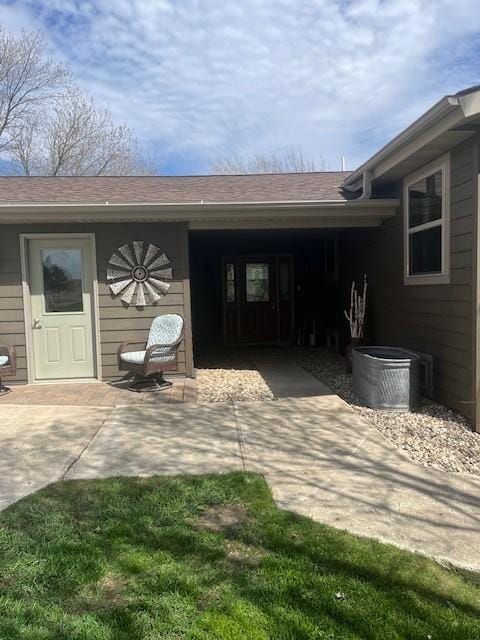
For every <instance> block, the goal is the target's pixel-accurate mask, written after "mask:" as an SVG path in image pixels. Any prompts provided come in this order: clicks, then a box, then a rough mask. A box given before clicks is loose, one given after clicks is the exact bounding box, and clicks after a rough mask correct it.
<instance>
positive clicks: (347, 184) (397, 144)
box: [342, 85, 480, 191]
mask: <svg viewBox="0 0 480 640" xmlns="http://www.w3.org/2000/svg"><path fill="white" fill-rule="evenodd" d="M479 113H480V85H477V86H474V87H470V88H468V89H464V90H463V91H459V92H458V93H456V94H454V95H447V96H444V97H443V98H441V99H440V100H439V101H438V102H436V103H435V104H434V105H433V106H432V107H430V109H428V111H426V112H425V113H424V114H422V115H421V116H420V117H419V118H417V119H416V120H415V121H414V122H412V124H410V125H409V126H408V127H407V128H406V129H404V130H403V131H401V132H400V133H399V134H398V135H397V136H395V137H394V138H392V140H390V142H388V143H387V144H386V145H384V146H383V147H382V148H381V149H379V150H378V151H377V152H376V153H375V154H374V155H373V156H371V158H369V159H368V160H367V161H366V162H364V163H363V164H361V165H360V166H359V167H358V168H357V169H356V170H355V171H353V172H352V173H351V174H350V176H348V178H347V179H346V180H345V181H344V182H343V184H342V187H343V188H344V189H347V190H349V191H353V190H357V188H358V189H360V188H361V184H357V183H359V182H360V181H361V180H362V179H363V174H364V172H366V171H371V172H374V170H375V167H377V166H378V165H379V164H380V163H381V162H382V161H384V160H386V159H387V158H389V157H392V156H394V155H395V153H397V152H398V151H399V150H400V149H401V148H402V147H404V146H405V145H407V144H409V143H411V142H412V141H413V140H414V139H415V138H416V137H417V136H419V135H420V134H421V133H423V132H426V131H428V129H430V128H431V127H433V126H434V125H436V124H439V123H441V122H442V120H445V119H446V118H447V117H448V116H450V119H449V120H448V121H447V122H446V126H445V130H448V129H449V128H450V127H452V126H453V125H455V124H458V123H459V122H461V121H462V120H465V119H466V118H468V117H471V116H474V115H477V114H479ZM455 116H458V122H457V118H456V117H455ZM379 175H381V174H375V175H374V178H377V177H379ZM353 187H356V188H353Z"/></svg>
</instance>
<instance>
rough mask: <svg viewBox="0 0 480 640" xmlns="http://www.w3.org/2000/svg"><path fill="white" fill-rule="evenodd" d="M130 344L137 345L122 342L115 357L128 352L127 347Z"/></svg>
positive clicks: (130, 343)
mask: <svg viewBox="0 0 480 640" xmlns="http://www.w3.org/2000/svg"><path fill="white" fill-rule="evenodd" d="M132 344H138V342H122V344H121V345H120V346H119V347H118V349H117V355H120V354H121V353H124V352H125V351H128V349H127V347H129V346H130V345H132ZM137 351H138V349H137Z"/></svg>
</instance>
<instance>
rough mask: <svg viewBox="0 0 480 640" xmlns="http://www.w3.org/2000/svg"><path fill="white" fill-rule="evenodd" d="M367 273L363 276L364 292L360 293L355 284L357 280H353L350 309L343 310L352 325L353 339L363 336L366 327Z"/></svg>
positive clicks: (351, 333) (351, 334)
mask: <svg viewBox="0 0 480 640" xmlns="http://www.w3.org/2000/svg"><path fill="white" fill-rule="evenodd" d="M367 288H368V283H367V274H364V276H363V293H362V295H360V294H359V293H358V291H357V289H356V286H355V280H354V281H353V282H352V288H351V291H350V311H349V313H347V310H346V309H345V311H344V312H343V313H344V314H345V317H346V319H347V320H348V324H349V325H350V336H351V338H352V340H354V339H355V338H357V339H361V338H363V330H364V327H365V309H366V304H367Z"/></svg>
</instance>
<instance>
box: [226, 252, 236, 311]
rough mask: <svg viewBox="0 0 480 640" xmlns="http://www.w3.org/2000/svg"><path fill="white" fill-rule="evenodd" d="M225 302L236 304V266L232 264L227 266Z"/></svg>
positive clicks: (229, 263)
mask: <svg viewBox="0 0 480 640" xmlns="http://www.w3.org/2000/svg"><path fill="white" fill-rule="evenodd" d="M225 300H226V302H227V303H231V302H235V265H234V264H233V263H232V262H228V263H227V264H226V265H225Z"/></svg>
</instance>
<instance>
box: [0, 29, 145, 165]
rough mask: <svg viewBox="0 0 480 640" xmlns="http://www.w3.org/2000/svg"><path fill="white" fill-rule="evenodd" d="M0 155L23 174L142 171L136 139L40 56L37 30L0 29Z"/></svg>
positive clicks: (61, 69)
mask: <svg viewBox="0 0 480 640" xmlns="http://www.w3.org/2000/svg"><path fill="white" fill-rule="evenodd" d="M0 154H2V155H3V157H4V158H5V159H7V160H9V161H10V163H11V171H14V172H16V173H21V174H24V175H52V176H58V175H74V176H81V175H86V176H99V175H128V174H130V175H147V174H152V173H154V171H153V169H152V167H151V166H148V165H147V163H145V162H142V161H141V160H140V155H139V150H138V145H137V141H136V139H135V136H134V135H133V132H132V131H131V130H130V129H129V128H128V127H126V126H125V125H121V126H118V125H115V124H114V122H113V120H112V116H111V113H110V111H109V110H108V109H97V108H96V107H95V105H94V103H93V101H92V100H91V99H90V98H88V97H87V96H85V94H83V93H82V92H81V91H80V89H78V88H77V87H75V86H73V85H72V84H71V81H70V76H69V74H68V72H67V70H66V69H65V67H63V66H62V65H60V64H56V63H54V62H52V61H51V60H49V59H47V58H46V57H45V43H44V41H43V40H42V38H41V37H40V35H39V34H38V33H30V32H25V31H23V32H22V33H21V34H20V35H19V36H16V35H12V34H8V33H7V32H5V31H4V30H3V29H2V28H1V27H0Z"/></svg>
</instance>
